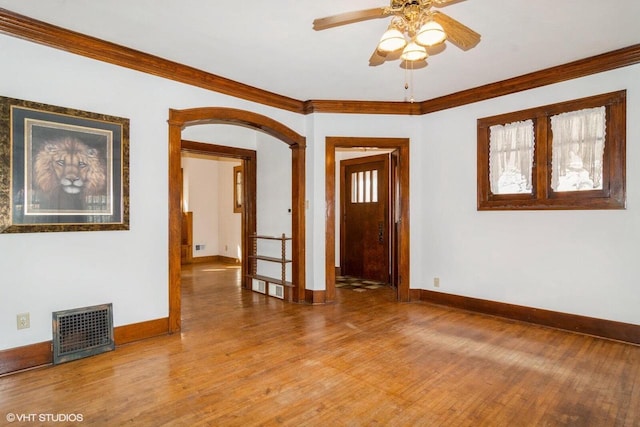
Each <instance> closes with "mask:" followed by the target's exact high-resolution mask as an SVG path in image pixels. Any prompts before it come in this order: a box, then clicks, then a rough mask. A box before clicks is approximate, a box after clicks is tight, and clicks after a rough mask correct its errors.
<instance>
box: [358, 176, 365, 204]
mask: <svg viewBox="0 0 640 427" xmlns="http://www.w3.org/2000/svg"><path fill="white" fill-rule="evenodd" d="M362 202H364V172H358V203H362Z"/></svg>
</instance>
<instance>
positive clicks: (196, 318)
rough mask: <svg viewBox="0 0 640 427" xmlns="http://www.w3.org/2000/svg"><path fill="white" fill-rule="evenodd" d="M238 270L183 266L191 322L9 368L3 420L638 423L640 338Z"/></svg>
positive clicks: (0, 391)
mask: <svg viewBox="0 0 640 427" xmlns="http://www.w3.org/2000/svg"><path fill="white" fill-rule="evenodd" d="M238 282H239V269H238V268H228V267H227V266H223V265H208V264H196V265H193V266H189V267H186V268H185V269H184V270H183V305H182V310H183V330H182V332H181V333H180V334H175V335H172V336H164V337H157V338H152V339H148V340H145V341H141V342H136V343H132V344H127V345H124V346H120V347H118V348H117V349H116V350H115V351H113V352H110V353H105V354H102V355H98V356H94V357H90V358H86V359H81V360H78V361H74V362H70V363H67V364H62V365H58V366H49V367H44V368H40V369H35V370H31V371H26V372H21V373H17V374H14V375H9V376H5V377H2V378H0V425H2V424H3V423H4V422H5V419H7V420H9V418H10V416H9V414H16V415H18V416H19V415H29V414H36V416H37V417H40V416H42V414H45V416H46V414H63V415H68V414H81V416H82V422H81V423H78V422H76V423H69V425H82V424H84V425H92V426H93V425H98V426H100V425H104V426H119V425H132V426H163V425H164V426H194V425H210V426H240V425H241V426H252V425H266V426H269V425H287V426H376V425H378V426H558V425H575V426H640V347H638V346H633V345H629V344H623V343H618V342H613V341H606V340H602V339H598V338H593V337H589V336H582V335H577V334H572V333H568V332H563V331H557V330H553V329H548V328H543V327H538V326H532V325H528V324H524V323H518V322H513V321H508V320H503V319H499V318H493V317H489V316H484V315H479V314H474V313H469V312H464V311H459V310H453V309H447V308H443V307H439V306H435V305H429V304H426V303H396V302H393V301H392V290H391V289H390V288H379V289H372V290H367V291H365V292H353V291H352V290H340V289H338V290H337V300H338V303H336V304H333V305H326V306H309V305H299V304H292V303H286V302H283V301H280V300H277V299H274V298H270V297H265V296H262V295H259V294H256V293H253V292H250V291H242V290H241V289H240V288H239V285H238ZM37 417H36V418H35V420H37V419H38V418H37ZM23 419H24V418H23ZM58 419H61V418H58ZM62 419H64V418H62ZM35 420H34V421H35ZM42 424H43V423H41V422H39V421H38V422H22V423H21V422H17V421H16V422H14V423H13V425H42ZM44 424H46V423H44ZM51 425H65V423H64V422H57V423H51Z"/></svg>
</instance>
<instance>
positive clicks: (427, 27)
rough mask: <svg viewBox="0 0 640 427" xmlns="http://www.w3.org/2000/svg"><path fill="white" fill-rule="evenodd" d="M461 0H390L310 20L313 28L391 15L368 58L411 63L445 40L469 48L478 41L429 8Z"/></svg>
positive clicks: (373, 62) (372, 61) (475, 35)
mask: <svg viewBox="0 0 640 427" xmlns="http://www.w3.org/2000/svg"><path fill="white" fill-rule="evenodd" d="M460 1H464V0H391V2H390V4H389V6H386V7H376V8H373V9H364V10H359V11H355V12H346V13H341V14H338V15H333V16H327V17H325V18H319V19H316V20H314V21H313V29H314V30H316V31H320V30H325V29H327V28H333V27H337V26H340V25H346V24H352V23H355V22H360V21H366V20H369V19H377V18H385V17H388V16H391V17H392V19H391V23H390V24H389V28H388V29H387V31H385V32H384V34H383V35H382V37H381V39H380V42H379V43H378V46H377V47H376V49H375V51H374V52H373V55H372V56H371V58H370V60H369V65H372V66H374V65H380V64H382V63H383V62H385V61H386V60H387V59H397V58H398V56H397V53H398V52H401V53H400V56H399V58H400V59H402V60H403V61H404V62H405V63H407V62H408V63H411V64H413V63H415V62H419V61H423V60H425V59H426V58H427V56H428V55H427V50H426V48H427V47H432V46H437V45H439V44H441V43H443V42H444V41H445V40H449V41H450V42H451V43H453V44H454V45H456V46H458V47H459V48H460V49H462V50H469V49H471V48H472V47H474V46H476V45H477V44H478V43H479V42H480V34H478V33H476V32H475V31H473V30H472V29H471V28H469V27H467V26H465V25H463V24H461V23H460V22H458V21H456V20H455V19H453V18H451V17H450V16H448V15H445V14H444V13H442V12H439V11H435V10H432V8H433V7H443V6H448V5H450V4H453V3H458V2H460Z"/></svg>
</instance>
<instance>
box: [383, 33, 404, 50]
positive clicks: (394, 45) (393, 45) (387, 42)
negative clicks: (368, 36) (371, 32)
mask: <svg viewBox="0 0 640 427" xmlns="http://www.w3.org/2000/svg"><path fill="white" fill-rule="evenodd" d="M406 44H407V41H406V40H405V38H404V35H403V34H402V33H401V32H400V31H399V30H397V29H395V28H390V29H388V30H387V31H385V32H384V34H383V35H382V37H381V38H380V43H378V50H380V51H382V52H394V51H396V50H398V49H402V48H403V47H405V45H406Z"/></svg>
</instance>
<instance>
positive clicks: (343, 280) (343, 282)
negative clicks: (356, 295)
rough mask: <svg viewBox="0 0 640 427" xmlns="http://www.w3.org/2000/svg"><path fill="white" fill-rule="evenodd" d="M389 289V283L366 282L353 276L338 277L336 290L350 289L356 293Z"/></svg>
mask: <svg viewBox="0 0 640 427" xmlns="http://www.w3.org/2000/svg"><path fill="white" fill-rule="evenodd" d="M386 287H389V284H388V283H383V282H376V281H373V280H364V279H360V278H358V277H352V276H336V288H338V289H350V290H353V291H354V292H365V291H367V290H368V289H378V288H386Z"/></svg>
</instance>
